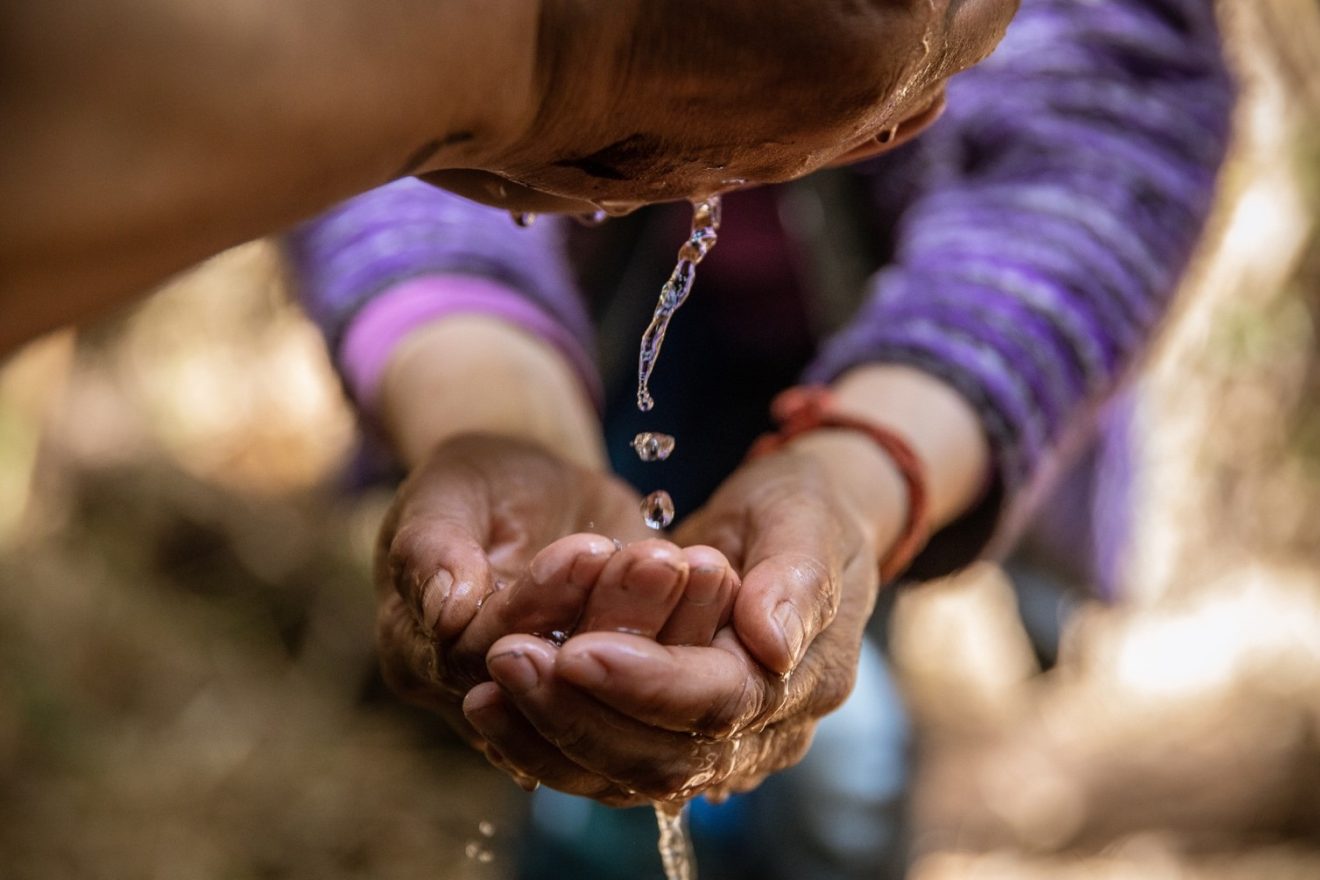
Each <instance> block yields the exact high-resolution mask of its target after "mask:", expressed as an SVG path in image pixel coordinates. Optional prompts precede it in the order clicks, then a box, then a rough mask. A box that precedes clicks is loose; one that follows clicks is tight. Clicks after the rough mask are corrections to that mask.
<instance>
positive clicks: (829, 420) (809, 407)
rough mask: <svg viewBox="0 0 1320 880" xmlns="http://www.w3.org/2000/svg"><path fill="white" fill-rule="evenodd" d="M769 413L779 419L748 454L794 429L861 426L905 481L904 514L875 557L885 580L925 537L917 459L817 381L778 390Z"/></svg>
mask: <svg viewBox="0 0 1320 880" xmlns="http://www.w3.org/2000/svg"><path fill="white" fill-rule="evenodd" d="M770 414H771V416H773V417H774V420H775V422H776V423H777V424H778V425H779V430H778V431H777V432H776V433H773V434H763V435H762V436H761V437H760V438H758V439H757V441H756V442H755V443H753V444H752V448H751V450H750V451H749V452H748V453H747V457H748V458H759V457H760V456H762V455H768V454H769V453H772V452H777V451H779V450H780V449H782V448H783V447H784V446H785V445H787V444H788V442H789V441H790V440H792V439H793V438H794V437H797V436H798V435H799V434H804V433H806V432H807V431H812V430H815V429H817V428H846V429H849V430H853V431H861V432H862V433H863V434H865V435H867V436H868V437H870V438H871V439H872V440H874V441H875V443H876V445H877V446H879V447H880V448H881V449H883V450H884V451H885V454H886V455H888V456H889V458H890V460H891V461H893V463H894V467H895V468H897V470H898V473H899V476H900V477H902V479H903V484H904V485H905V486H906V487H907V493H908V498H907V500H908V505H907V508H908V509H907V519H906V521H905V522H904V523H903V530H902V531H901V532H899V535H898V538H897V539H895V541H894V543H893V546H891V547H890V548H889V553H888V554H886V556H885V558H884V559H883V560H882V561H881V563H880V581H881V583H889V582H890V581H892V580H894V579H895V578H896V577H898V575H900V574H901V573H902V572H903V571H905V570H906V569H907V567H908V566H909V565H911V564H912V560H913V559H915V558H916V556H917V554H918V553H920V552H921V549H922V548H923V547H924V546H926V541H927V540H928V539H929V537H930V523H929V522H928V521H927V520H928V518H929V515H930V511H929V506H930V505H929V493H928V492H927V491H926V469H925V468H924V467H923V466H922V464H921V459H919V458H918V457H917V454H916V453H915V452H913V451H912V447H911V446H909V445H908V444H907V441H905V440H904V439H903V438H902V437H900V436H898V435H897V434H896V433H894V432H893V431H891V430H890V429H889V428H886V427H885V426H884V425H877V424H875V423H873V422H868V421H866V420H865V419H861V418H858V417H857V416H851V415H848V414H847V413H842V412H839V411H837V410H836V409H835V408H834V395H833V394H831V393H830V391H829V389H828V388H825V387H824V386H819V385H814V386H813V385H800V386H797V387H795V388H789V389H788V390H786V391H783V392H781V393H780V394H779V395H778V396H777V397H776V398H775V399H774V402H773V403H771V404H770Z"/></svg>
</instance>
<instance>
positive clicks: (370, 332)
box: [338, 274, 604, 418]
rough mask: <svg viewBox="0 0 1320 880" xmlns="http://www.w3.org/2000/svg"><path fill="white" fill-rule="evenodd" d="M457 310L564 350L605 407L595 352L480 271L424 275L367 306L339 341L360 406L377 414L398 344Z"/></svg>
mask: <svg viewBox="0 0 1320 880" xmlns="http://www.w3.org/2000/svg"><path fill="white" fill-rule="evenodd" d="M455 314H469V315H471V314H476V315H487V316H489V317H493V318H498V319H500V320H503V321H506V322H508V323H510V324H512V325H514V326H516V327H519V328H521V329H523V330H525V331H526V332H528V333H530V334H531V335H532V336H534V337H536V338H537V339H540V340H542V341H544V342H546V343H548V344H549V345H551V346H552V347H554V348H555V349H556V350H557V351H558V352H559V353H560V354H562V355H563V356H564V357H565V358H566V359H567V360H568V362H569V364H570V365H571V367H572V369H573V372H574V373H575V374H576V375H577V377H578V379H579V380H580V381H581V382H582V387H583V390H584V391H585V392H586V394H587V396H588V397H589V398H590V399H591V400H592V402H593V403H594V404H595V406H596V408H597V410H599V409H600V408H601V406H602V401H603V399H604V391H603V388H602V385H601V380H600V375H599V373H598V372H597V370H596V365H595V363H594V362H593V360H592V358H591V356H590V355H589V354H588V353H587V352H586V350H584V349H583V348H582V345H581V344H580V343H579V342H578V340H577V339H576V338H575V337H574V336H573V334H571V333H570V332H568V331H567V330H566V329H564V328H563V327H561V326H560V325H559V324H558V323H557V322H556V321H555V320H554V319H552V318H551V317H550V316H549V315H548V314H546V313H545V312H544V311H543V310H542V309H540V308H538V307H537V306H536V305H534V304H533V303H531V302H529V301H528V299H527V297H526V296H524V295H523V294H522V293H521V292H520V291H518V290H515V289H513V288H511V287H509V286H507V285H505V284H501V283H499V282H497V281H492V280H490V279H489V278H482V277H479V276H475V275H462V274H438V275H423V276H419V277H416V278H411V279H409V280H407V281H403V282H401V283H399V284H396V285H395V286H394V287H392V288H390V289H388V290H386V291H385V292H384V293H382V294H380V295H379V296H377V297H376V298H374V299H373V300H371V302H369V303H368V304H367V305H366V306H365V307H363V308H362V310H361V311H359V312H358V313H357V314H356V315H355V316H354V317H353V320H352V322H351V323H350V324H349V325H348V328H347V329H346V331H345V333H344V337H343V341H342V342H341V343H340V347H339V352H338V361H339V369H340V373H341V375H342V376H343V378H344V383H345V385H347V387H348V390H349V393H350V394H351V395H352V396H353V399H354V400H355V401H356V402H357V404H358V408H359V409H360V410H361V411H362V412H363V414H364V415H365V416H367V417H368V418H374V417H375V415H376V407H377V405H378V403H379V398H380V390H381V389H380V386H381V381H382V380H383V378H384V375H385V369H386V367H387V366H388V364H389V361H390V357H391V355H393V353H394V349H395V348H396V347H397V346H398V344H399V343H400V342H402V341H403V339H404V338H405V337H406V336H407V335H408V334H409V333H411V332H412V331H413V330H416V329H417V328H418V327H421V326H422V325H423V324H427V323H430V322H432V321H436V320H439V319H441V318H446V317H449V316H450V315H455Z"/></svg>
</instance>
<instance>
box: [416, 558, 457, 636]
mask: <svg viewBox="0 0 1320 880" xmlns="http://www.w3.org/2000/svg"><path fill="white" fill-rule="evenodd" d="M453 586H454V576H453V575H452V574H450V573H449V572H447V571H445V570H444V569H441V570H440V571H437V572H436V573H435V574H434V575H432V576H431V579H430V580H429V581H427V582H426V587H425V589H423V590H422V624H423V625H424V626H425V627H426V628H427V629H428V630H430V631H431V632H435V628H436V626H437V624H439V623H440V612H441V611H443V610H444V608H445V601H446V600H447V599H448V598H449V591H450V589H451V588H452V587H453Z"/></svg>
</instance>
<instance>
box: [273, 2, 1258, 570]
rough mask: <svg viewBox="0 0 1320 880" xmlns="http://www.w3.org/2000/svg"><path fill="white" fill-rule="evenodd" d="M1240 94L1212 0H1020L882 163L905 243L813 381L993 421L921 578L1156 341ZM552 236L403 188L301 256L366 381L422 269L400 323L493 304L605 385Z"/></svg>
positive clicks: (448, 198)
mask: <svg viewBox="0 0 1320 880" xmlns="http://www.w3.org/2000/svg"><path fill="white" fill-rule="evenodd" d="M1232 101H1233V87H1232V81H1231V77H1230V75H1229V73H1228V71H1227V68H1226V65H1225V62H1224V59H1223V54H1222V51H1221V45H1220V39H1219V33H1218V29H1217V26H1216V22H1215V16H1214V9H1213V3H1212V2H1211V0H1094V2H1080V0H1023V3H1022V9H1021V12H1020V13H1019V15H1018V17H1017V19H1016V20H1015V22H1014V23H1013V25H1012V27H1011V28H1010V30H1009V34H1008V36H1007V38H1006V39H1005V41H1004V43H1003V44H1002V45H1001V47H1000V48H999V50H998V51H996V53H995V54H994V55H993V56H992V57H991V58H990V59H989V60H988V61H986V62H985V63H984V64H982V65H981V66H979V67H977V68H975V69H973V70H972V71H969V72H967V73H965V74H962V75H960V76H959V77H957V78H956V79H955V80H954V81H953V82H952V83H951V84H950V88H949V110H948V112H947V113H946V115H945V117H944V119H942V120H941V121H940V122H939V123H938V124H937V125H936V126H934V127H933V128H932V129H931V130H930V131H929V132H928V133H926V134H925V135H924V136H923V137H922V138H921V139H920V140H919V141H918V142H917V144H916V145H915V146H914V148H912V149H911V150H910V151H909V155H908V156H906V157H904V160H903V161H902V162H892V163H888V165H890V166H892V171H893V173H895V174H897V173H901V174H903V175H904V179H903V181H902V187H903V188H904V189H905V190H906V191H908V192H910V193H911V194H912V195H911V197H910V198H908V199H907V200H906V201H905V208H904V211H903V214H902V216H901V218H900V220H899V223H898V226H897V242H896V253H895V258H894V260H893V262H892V263H891V264H890V265H889V266H887V267H886V268H885V269H884V270H883V271H881V272H879V273H878V274H877V275H876V276H875V277H874V278H873V279H872V280H871V282H870V292H869V295H868V296H867V297H866V300H865V303H864V305H863V306H862V307H861V309H860V310H859V311H858V312H857V314H856V316H855V317H854V319H853V320H852V321H851V323H850V324H849V325H848V326H847V327H845V328H844V330H843V331H842V332H841V333H839V334H838V335H837V336H836V337H835V338H833V339H832V340H830V341H829V342H828V343H827V344H826V345H824V346H823V347H822V349H821V351H820V354H819V356H818V357H817V359H816V361H815V362H814V363H813V364H812V366H811V367H810V368H809V369H808V371H807V376H806V378H807V379H808V380H810V381H816V382H820V381H828V380H829V379H832V378H833V377H836V376H838V375H840V374H841V373H842V372H844V371H845V370H847V369H849V368H850V367H853V366H856V365H859V364H863V363H873V362H891V363H904V364H909V365H915V366H918V367H920V368H922V369H925V370H927V371H929V372H931V373H934V374H936V375H938V376H940V377H942V378H943V379H945V380H946V381H948V382H949V383H951V384H952V385H953V386H954V387H956V388H957V389H959V390H960V391H961V392H962V393H963V394H964V395H965V396H966V397H967V399H968V400H969V401H971V402H972V404H973V405H974V406H975V407H976V409H977V411H978V412H979V413H980V416H981V419H982V423H983V424H984V426H985V429H986V433H987V435H988V436H989V437H990V439H991V444H992V447H993V452H994V458H995V462H996V491H995V492H993V493H991V496H992V499H991V501H989V502H988V503H987V505H983V508H982V509H981V510H979V511H978V512H977V513H976V514H975V515H974V516H972V517H970V518H969V521H968V522H971V521H977V524H976V525H974V526H969V525H968V523H963V524H961V525H960V526H959V527H957V528H954V529H951V530H950V532H951V533H952V532H958V531H960V530H961V531H962V532H964V533H965V534H964V535H963V536H962V539H961V540H959V541H958V542H957V543H959V544H961V545H962V546H963V548H964V549H963V550H961V551H958V552H952V553H935V554H927V555H928V556H934V557H937V558H940V559H942V560H943V561H942V562H940V563H938V564H937V565H936V566H935V567H934V569H930V570H932V571H938V570H941V569H945V570H947V569H948V568H950V567H952V566H955V565H957V564H961V563H962V562H965V561H966V558H967V556H968V553H969V552H977V551H979V550H981V549H982V548H983V547H984V543H985V540H986V538H987V537H988V535H989V533H990V532H991V531H993V530H994V529H995V528H997V527H1002V526H1003V524H1004V523H1005V522H1006V521H1011V520H1013V519H1015V515H1014V513H1013V511H1014V507H1015V502H1017V501H1019V500H1021V499H1023V498H1024V497H1026V495H1028V494H1029V493H1025V492H1024V491H1023V490H1024V488H1026V487H1028V486H1029V485H1030V484H1031V483H1032V480H1033V478H1034V477H1035V476H1036V475H1037V474H1038V473H1039V472H1040V471H1041V470H1042V468H1043V465H1044V463H1045V462H1046V461H1048V459H1049V457H1050V455H1051V453H1053V452H1055V451H1056V450H1057V449H1058V448H1059V446H1060V444H1061V443H1062V442H1063V441H1064V438H1065V436H1066V435H1067V434H1068V433H1069V428H1071V427H1074V426H1076V425H1077V424H1078V423H1080V422H1084V421H1085V415H1086V414H1087V413H1088V412H1090V411H1091V410H1092V409H1093V407H1094V405H1095V404H1096V403H1097V402H1098V401H1099V400H1100V399H1101V398H1103V397H1104V396H1106V395H1107V394H1109V393H1110V392H1112V391H1113V389H1114V388H1115V386H1116V385H1117V383H1118V380H1119V378H1120V375H1121V374H1122V373H1123V371H1124V370H1125V369H1126V368H1128V367H1129V366H1130V365H1131V363H1132V362H1133V360H1134V358H1135V357H1136V356H1137V355H1138V354H1139V353H1140V352H1141V350H1142V348H1143V346H1144V344H1145V343H1146V342H1147V341H1148V340H1149V339H1150V337H1151V334H1152V332H1153V329H1154V327H1155V326H1156V324H1157V322H1158V321H1159V319H1160V318H1161V317H1162V316H1163V315H1164V314H1165V312H1166V311H1167V309H1168V306H1169V300H1170V298H1171V296H1172V294H1173V292H1174V290H1175V288H1176V286H1177V282H1178V280H1179V277H1180V275H1181V274H1182V272H1183V271H1184V269H1185V268H1186V264H1187V262H1188V260H1189V258H1190V255H1191V252H1192V249H1193V247H1194V245H1195V243H1196V240H1197V238H1198V236H1199V234H1200V232H1201V229H1202V226H1203V224H1204V222H1205V219H1206V216H1207V214H1208V213H1209V210H1210V206H1211V201H1212V197H1213V192H1214V187H1215V179H1216V173H1217V170H1218V168H1219V166H1220V164H1221V162H1222V160H1223V157H1224V154H1225V150H1226V145H1227V141H1228V136H1229V128H1230V115H1231V108H1232ZM887 162H888V160H887V159H880V160H877V162H876V163H875V168H874V171H875V173H876V175H878V176H883V175H884V174H885V173H886V170H887ZM562 235H563V230H562V228H561V226H560V225H559V223H557V222H546V221H544V220H543V221H542V222H541V223H538V224H537V225H536V226H535V227H534V228H533V229H530V230H519V229H516V228H515V227H514V226H513V225H512V224H511V222H510V220H509V217H508V215H507V214H505V213H503V212H499V211H494V210H491V209H487V208H484V207H481V206H478V205H475V204H472V203H469V202H466V201H464V200H462V199H459V198H457V197H455V196H452V195H449V194H447V193H444V192H442V191H439V190H436V189H433V188H431V187H429V186H427V185H425V184H422V183H419V182H417V181H414V180H402V181H398V182H395V183H392V184H390V185H388V186H385V187H381V188H380V189H378V190H375V191H373V192H371V193H368V194H366V195H363V196H361V197H358V198H356V199H353V200H350V201H348V202H345V203H344V204H342V205H340V206H339V207H337V208H335V209H334V210H332V211H330V212H329V213H327V214H325V215H323V216H322V217H320V218H318V219H317V220H315V221H313V222H311V223H309V224H306V225H304V226H303V227H301V228H299V229H298V230H296V231H295V233H294V234H293V235H292V236H291V239H290V250H291V254H292V256H293V259H294V262H295V265H296V267H297V270H298V275H299V278H300V279H301V282H302V283H301V290H302V298H303V301H304V303H305V304H306V307H307V309H308V311H309V313H310V314H311V315H312V317H313V318H314V319H315V320H316V321H317V322H318V324H319V325H320V326H321V327H322V328H323V330H324V331H325V334H326V337H327V339H328V341H329V344H330V346H331V350H332V351H333V352H334V353H335V355H336V360H337V363H338V364H339V366H340V368H341V370H342V371H343V372H344V374H345V377H346V380H347V383H348V385H349V387H350V389H351V390H353V391H354V393H355V394H356V395H358V396H359V397H367V398H369V396H370V386H371V382H372V381H373V379H374V376H375V368H374V367H363V366H362V364H361V363H359V361H361V360H362V358H361V356H360V355H355V356H353V357H345V355H346V353H351V352H354V351H362V350H363V349H375V350H377V356H376V357H375V359H374V362H375V363H378V362H379V360H380V356H379V351H378V350H379V349H381V348H388V346H389V345H391V344H392V343H393V342H394V341H396V340H397V338H398V336H399V335H400V332H401V330H400V328H401V327H403V326H404V325H406V324H407V321H401V320H398V319H395V320H391V319H390V318H389V312H391V311H392V310H394V311H397V309H396V308H395V307H393V306H391V305H389V303H388V302H387V300H389V299H391V298H396V299H397V301H399V302H402V301H403V299H404V297H401V296H399V295H398V289H399V287H400V285H401V283H402V282H406V281H409V280H410V279H424V278H426V277H427V276H436V275H439V276H448V278H449V280H448V281H445V280H441V281H431V282H430V283H429V284H428V283H427V282H426V281H414V282H413V283H412V286H411V288H410V289H409V291H408V297H407V299H408V301H409V303H410V305H409V306H408V308H409V309H410V311H409V314H410V315H411V316H412V318H411V319H415V320H422V319H425V318H428V317H434V316H436V315H439V314H444V313H446V312H448V311H455V310H462V311H485V312H490V313H495V314H500V315H503V316H504V317H506V318H508V319H509V320H513V321H515V322H516V323H520V324H522V325H523V326H526V327H527V328H528V329H529V330H531V331H532V332H534V333H537V334H538V335H540V336H542V337H544V338H548V339H550V341H551V342H552V343H554V344H555V345H557V346H558V347H559V348H560V349H561V350H563V351H564V352H565V354H566V356H568V357H569V358H570V361H571V362H573V363H574V364H576V365H577V366H578V369H579V372H581V373H582V374H583V377H584V381H585V382H586V383H587V385H588V387H589V388H593V389H594V388H596V387H598V380H597V379H596V378H595V377H594V376H593V375H591V367H590V363H589V360H588V359H587V358H586V356H585V355H584V352H587V351H590V350H591V348H592V342H591V329H590V326H589V323H588V320H587V318H586V313H585V309H584V308H583V306H582V303H581V301H580V297H579V296H578V294H577V291H576V290H575V289H574V287H573V282H572V279H571V276H570V274H569V272H568V271H567V268H566V265H565V259H564V256H563V250H562ZM454 276H466V277H469V278H470V277H474V276H475V277H477V278H480V279H486V280H489V281H495V282H498V287H495V286H492V285H489V284H486V285H479V286H480V288H481V289H480V290H477V291H473V290H471V289H466V288H464V286H463V284H462V283H458V284H457V286H455V284H454V283H453V280H454ZM418 284H421V286H422V289H423V291H424V292H419V289H418ZM501 290H503V291H507V293H505V294H501V293H500V291H501ZM428 297H429V298H430V300H431V303H432V305H431V306H430V307H429V308H428V307H425V306H421V307H419V306H418V302H419V300H423V299H426V298H428ZM515 300H516V303H515ZM455 303H459V304H457V305H455ZM368 304H370V308H368V307H367V306H368ZM411 319H410V320H411ZM551 328H553V329H551ZM354 340H356V342H354ZM346 341H347V342H348V343H350V344H346ZM368 360H372V359H371V358H368ZM368 403H369V401H368ZM969 528H970V532H971V533H972V534H971V536H970V538H969V536H968V534H966V533H967V532H968V530H969ZM1000 530H1001V531H1003V529H1002V528H1001V529H1000ZM944 537H945V539H948V537H949V536H948V535H946V536H944ZM938 543H939V542H937V544H938ZM946 543H947V540H946ZM968 546H970V547H971V548H972V549H971V551H968V550H967V549H966V548H967V547H968Z"/></svg>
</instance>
